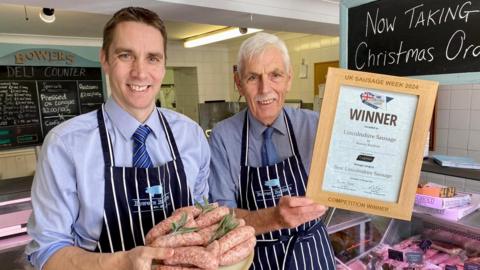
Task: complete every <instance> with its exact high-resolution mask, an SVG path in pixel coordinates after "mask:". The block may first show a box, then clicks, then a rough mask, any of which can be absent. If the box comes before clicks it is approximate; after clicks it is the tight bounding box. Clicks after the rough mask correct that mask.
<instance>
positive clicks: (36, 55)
mask: <svg viewBox="0 0 480 270" xmlns="http://www.w3.org/2000/svg"><path fill="white" fill-rule="evenodd" d="M32 62H34V63H37V62H45V63H47V64H49V65H50V64H52V63H60V64H64V65H72V64H74V63H75V54H73V53H69V52H66V51H62V50H46V49H33V50H25V51H19V52H17V53H15V64H17V65H27V64H29V63H32Z"/></svg>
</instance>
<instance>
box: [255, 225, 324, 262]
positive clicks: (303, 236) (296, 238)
mask: <svg viewBox="0 0 480 270" xmlns="http://www.w3.org/2000/svg"><path fill="white" fill-rule="evenodd" d="M320 224H322V223H321V222H320V221H318V222H317V223H316V224H315V225H313V226H312V227H310V228H309V229H308V230H301V231H298V232H294V233H292V234H290V235H280V236H279V237H278V238H276V239H270V240H262V239H257V246H258V247H268V246H273V245H276V244H280V243H287V249H286V250H285V256H284V257H283V263H282V270H285V269H289V267H290V263H291V261H292V257H293V251H294V250H295V245H296V244H297V243H298V242H302V241H306V240H308V239H310V238H311V237H312V236H313V234H314V233H315V231H316V228H317V227H318V226H319V225H320Z"/></svg>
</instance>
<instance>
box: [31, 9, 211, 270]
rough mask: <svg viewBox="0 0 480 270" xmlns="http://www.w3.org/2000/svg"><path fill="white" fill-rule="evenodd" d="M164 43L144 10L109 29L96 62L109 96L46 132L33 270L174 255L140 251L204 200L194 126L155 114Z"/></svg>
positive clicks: (200, 147) (142, 264) (202, 143)
mask: <svg viewBox="0 0 480 270" xmlns="http://www.w3.org/2000/svg"><path fill="white" fill-rule="evenodd" d="M166 40H167V36H166V32H165V27H164V25H163V22H162V21H161V19H160V18H159V17H158V15H157V14H155V13H153V12H152V11H149V10H146V9H143V8H124V9H122V10H120V11H118V12H117V13H115V14H114V15H113V17H112V18H111V19H110V21H109V22H108V23H107V24H106V26H105V28H104V37H103V46H102V49H101V52H100V60H101V64H102V68H103V70H104V72H105V73H106V74H107V75H108V77H109V81H110V87H111V92H112V96H111V97H110V98H109V99H108V100H107V102H106V103H105V104H104V106H102V108H101V109H99V110H98V111H96V112H91V113H87V114H84V115H81V116H78V117H76V118H74V119H72V120H70V121H67V122H65V123H63V124H61V125H59V126H58V127H56V128H54V129H53V130H51V131H50V132H49V134H48V136H47V138H46V139H45V142H44V144H43V147H42V153H41V155H40V158H39V161H38V167H37V171H36V174H35V179H34V183H33V186H32V206H33V214H32V216H31V218H30V221H29V224H28V233H29V234H30V236H32V238H33V240H32V242H31V243H30V244H29V245H28V247H27V249H26V253H27V255H28V257H29V259H30V262H31V263H32V264H33V265H34V266H35V267H36V268H37V269H88V270H94V269H148V270H150V269H151V265H152V260H154V259H157V260H159V259H164V258H167V257H169V256H171V255H172V254H173V250H171V249H161V248H150V247H145V246H143V245H144V244H145V235H146V234H147V233H148V231H149V230H150V229H151V228H152V227H153V226H154V225H155V224H157V223H158V222H160V221H161V220H163V219H165V218H166V217H168V216H169V215H170V214H171V213H172V212H173V211H174V210H175V209H177V208H180V207H183V206H187V205H192V204H193V203H194V201H195V200H200V199H201V198H202V197H203V196H205V195H207V194H208V184H207V182H206V179H207V177H208V173H209V160H210V151H209V147H208V144H207V142H206V139H205V137H204V135H203V132H202V130H201V128H200V127H199V126H198V125H197V124H196V123H194V122H193V121H191V120H190V119H188V118H187V117H185V116H183V115H180V114H178V113H175V112H173V111H169V110H165V109H159V108H156V107H155V97H156V95H157V93H158V91H159V90H160V86H161V83H162V79H163V76H164V74H165V58H166ZM95 251H96V252H95Z"/></svg>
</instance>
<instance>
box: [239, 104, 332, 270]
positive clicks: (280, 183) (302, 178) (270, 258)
mask: <svg viewBox="0 0 480 270" xmlns="http://www.w3.org/2000/svg"><path fill="white" fill-rule="evenodd" d="M284 121H285V125H286V126H287V132H288V138H289V142H290V147H291V150H292V153H293V155H292V156H291V157H289V158H287V159H285V160H283V161H281V162H278V163H277V164H274V165H270V166H263V167H252V166H248V134H249V121H248V115H247V112H245V120H244V124H243V132H242V153H241V155H242V156H241V164H240V167H241V169H240V178H239V187H240V188H239V191H238V193H237V202H239V208H242V209H246V210H250V211H255V210H258V209H263V208H267V207H275V206H277V204H278V201H279V200H280V197H282V196H287V195H288V196H305V190H306V186H305V182H306V181H307V173H306V171H305V168H304V167H303V163H302V159H301V157H300V154H299V151H298V147H297V142H296V139H295V134H294V132H293V128H292V125H291V122H290V119H289V117H288V115H287V113H286V112H285V111H284ZM250 269H269V270H270V269H275V270H276V269H295V270H306V269H308V270H312V269H335V259H334V255H333V249H332V247H331V244H330V241H329V238H328V234H327V230H326V229H325V226H324V225H323V222H322V221H321V220H320V219H318V220H312V221H310V222H307V223H304V224H302V225H300V226H298V227H296V228H293V229H282V230H277V231H272V232H269V233H265V234H262V235H258V236H257V245H256V247H255V258H254V260H253V264H252V266H251V267H250Z"/></svg>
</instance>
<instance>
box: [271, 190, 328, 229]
mask: <svg viewBox="0 0 480 270" xmlns="http://www.w3.org/2000/svg"><path fill="white" fill-rule="evenodd" d="M325 211H327V207H325V206H323V205H320V204H318V203H316V202H314V201H312V200H311V199H309V198H307V197H291V196H284V197H281V198H280V201H279V202H278V205H277V207H276V209H275V219H276V221H277V223H278V225H279V226H280V227H281V228H282V229H283V228H295V227H297V226H299V225H301V224H303V223H305V222H308V221H311V220H314V219H316V218H319V217H321V216H322V215H323V214H325Z"/></svg>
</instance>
